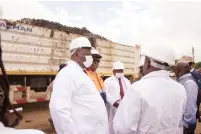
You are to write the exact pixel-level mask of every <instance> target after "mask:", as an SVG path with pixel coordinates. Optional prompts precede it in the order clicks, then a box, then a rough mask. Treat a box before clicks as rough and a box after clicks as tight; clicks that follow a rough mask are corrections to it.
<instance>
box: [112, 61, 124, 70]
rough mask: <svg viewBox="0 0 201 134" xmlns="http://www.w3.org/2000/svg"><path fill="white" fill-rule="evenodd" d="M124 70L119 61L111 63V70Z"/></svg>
mask: <svg viewBox="0 0 201 134" xmlns="http://www.w3.org/2000/svg"><path fill="white" fill-rule="evenodd" d="M118 69H124V64H123V63H122V62H120V61H117V62H114V63H113V70H118Z"/></svg>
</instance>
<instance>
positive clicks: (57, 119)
mask: <svg viewBox="0 0 201 134" xmlns="http://www.w3.org/2000/svg"><path fill="white" fill-rule="evenodd" d="M69 52H70V55H71V60H70V61H69V62H68V66H67V67H65V68H63V69H62V70H61V71H60V72H59V73H58V74H57V76H56V79H55V81H54V84H53V92H52V95H51V99H50V104H49V107H50V113H51V117H52V120H53V123H54V127H55V129H56V132H57V134H108V133H109V132H108V118H107V111H106V108H105V104H104V102H103V100H102V98H101V96H100V94H99V92H98V91H97V90H96V87H95V85H94V83H93V81H92V80H91V79H90V78H89V77H88V75H87V74H86V71H85V69H86V68H88V67H90V66H91V64H92V61H93V59H92V56H91V44H90V42H89V40H88V39H87V38H85V37H78V38H76V39H74V40H72V42H71V43H70V48H69Z"/></svg>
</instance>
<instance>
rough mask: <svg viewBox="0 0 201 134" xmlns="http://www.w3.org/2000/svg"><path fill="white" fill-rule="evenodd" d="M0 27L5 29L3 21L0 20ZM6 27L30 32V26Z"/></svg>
mask: <svg viewBox="0 0 201 134" xmlns="http://www.w3.org/2000/svg"><path fill="white" fill-rule="evenodd" d="M0 29H7V28H6V23H5V22H0ZM8 29H13V30H19V31H23V32H29V33H31V32H32V28H29V27H24V26H23V25H15V26H9V27H8Z"/></svg>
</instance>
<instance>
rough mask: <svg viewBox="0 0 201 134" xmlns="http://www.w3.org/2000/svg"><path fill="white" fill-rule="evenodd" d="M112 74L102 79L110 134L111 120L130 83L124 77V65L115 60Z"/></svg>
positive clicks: (111, 133) (111, 130)
mask: <svg viewBox="0 0 201 134" xmlns="http://www.w3.org/2000/svg"><path fill="white" fill-rule="evenodd" d="M113 74H114V75H113V76H111V77H109V78H107V79H106V80H105V81H104V85H105V91H106V95H107V101H108V103H109V104H108V114H109V115H108V118H109V129H110V134H114V130H113V126H112V120H113V117H114V115H115V113H116V110H117V108H118V106H119V104H120V102H121V100H122V98H123V97H124V94H125V91H126V90H127V89H128V88H129V86H130V85H131V83H130V81H129V80H128V79H127V78H125V77H124V65H123V63H122V62H120V61H117V62H114V63H113Z"/></svg>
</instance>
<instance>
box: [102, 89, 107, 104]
mask: <svg viewBox="0 0 201 134" xmlns="http://www.w3.org/2000/svg"><path fill="white" fill-rule="evenodd" d="M100 95H101V97H102V98H103V101H104V103H105V105H106V102H107V97H106V93H105V92H102V93H100Z"/></svg>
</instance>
